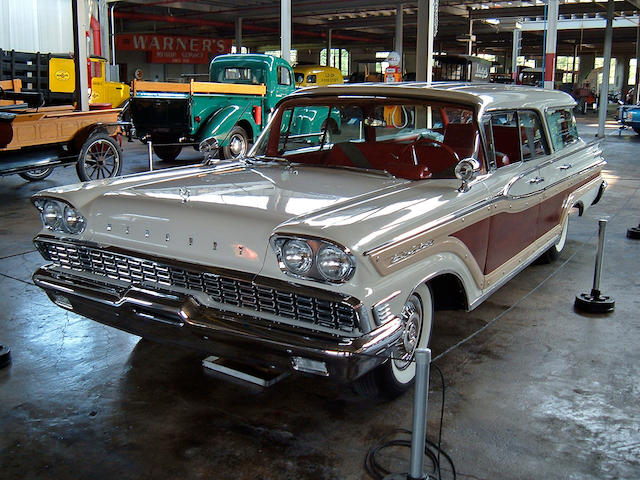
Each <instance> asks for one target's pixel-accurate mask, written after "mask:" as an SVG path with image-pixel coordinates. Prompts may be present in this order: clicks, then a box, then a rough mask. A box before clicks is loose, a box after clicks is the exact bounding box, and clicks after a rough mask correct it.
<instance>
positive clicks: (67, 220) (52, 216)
mask: <svg viewBox="0 0 640 480" xmlns="http://www.w3.org/2000/svg"><path fill="white" fill-rule="evenodd" d="M33 203H34V205H35V206H36V208H37V209H38V210H39V211H40V218H41V219H42V224H43V225H44V226H45V228H48V229H49V230H53V231H56V232H64V233H71V234H78V233H82V232H83V231H84V229H85V225H86V219H85V218H84V216H83V215H82V214H81V213H80V212H79V211H78V210H77V209H75V208H74V207H72V206H71V205H69V204H68V203H65V202H62V201H60V200H54V199H52V198H36V199H35V200H34V201H33Z"/></svg>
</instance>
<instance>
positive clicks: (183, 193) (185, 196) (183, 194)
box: [178, 187, 191, 203]
mask: <svg viewBox="0 0 640 480" xmlns="http://www.w3.org/2000/svg"><path fill="white" fill-rule="evenodd" d="M178 195H180V201H181V202H182V203H187V202H188V201H189V196H190V195H191V193H190V192H189V189H188V188H187V187H180V190H179V191H178Z"/></svg>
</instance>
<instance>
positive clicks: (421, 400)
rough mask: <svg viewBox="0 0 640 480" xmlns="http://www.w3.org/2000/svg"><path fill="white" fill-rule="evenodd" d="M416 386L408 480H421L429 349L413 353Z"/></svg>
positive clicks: (425, 428)
mask: <svg viewBox="0 0 640 480" xmlns="http://www.w3.org/2000/svg"><path fill="white" fill-rule="evenodd" d="M414 358H415V360H416V386H415V397H414V401H413V434H412V435H411V461H410V463H409V477H408V478H409V480H423V479H425V478H427V477H426V475H425V474H424V448H425V444H426V441H427V406H428V400H429V365H430V364H431V350H430V349H428V348H418V349H417V350H416V353H415V357H414Z"/></svg>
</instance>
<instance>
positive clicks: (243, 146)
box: [222, 125, 249, 159]
mask: <svg viewBox="0 0 640 480" xmlns="http://www.w3.org/2000/svg"><path fill="white" fill-rule="evenodd" d="M248 151H249V135H247V132H246V131H245V129H244V128H242V127H239V126H238V125H236V126H235V127H233V128H232V129H231V131H230V132H229V141H228V142H227V145H226V146H224V147H222V155H223V156H224V158H228V159H231V158H242V157H244V156H246V155H247V152H248Z"/></svg>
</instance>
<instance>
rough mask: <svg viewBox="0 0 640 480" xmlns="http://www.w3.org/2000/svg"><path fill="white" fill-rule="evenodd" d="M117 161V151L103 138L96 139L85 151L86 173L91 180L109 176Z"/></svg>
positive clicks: (113, 170)
mask: <svg viewBox="0 0 640 480" xmlns="http://www.w3.org/2000/svg"><path fill="white" fill-rule="evenodd" d="M118 162H119V159H118V158H117V152H116V151H115V149H114V148H113V147H112V146H111V144H110V143H109V142H107V141H105V140H97V141H96V142H94V143H93V144H92V145H91V146H90V147H89V149H88V152H87V160H86V161H85V163H86V165H87V167H88V169H87V170H88V171H87V175H88V176H89V178H91V179H92V180H97V179H99V178H109V177H111V176H112V175H113V173H114V172H115V171H116V168H117V166H118Z"/></svg>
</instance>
